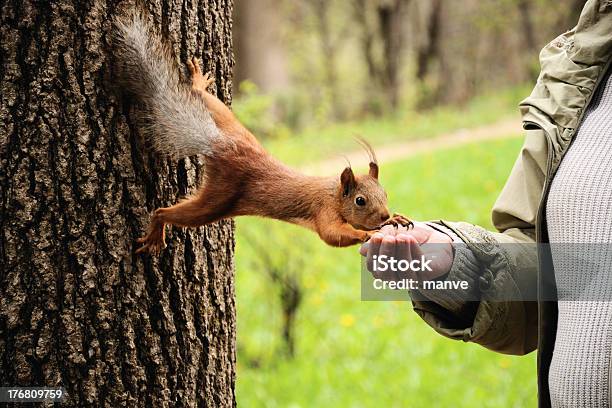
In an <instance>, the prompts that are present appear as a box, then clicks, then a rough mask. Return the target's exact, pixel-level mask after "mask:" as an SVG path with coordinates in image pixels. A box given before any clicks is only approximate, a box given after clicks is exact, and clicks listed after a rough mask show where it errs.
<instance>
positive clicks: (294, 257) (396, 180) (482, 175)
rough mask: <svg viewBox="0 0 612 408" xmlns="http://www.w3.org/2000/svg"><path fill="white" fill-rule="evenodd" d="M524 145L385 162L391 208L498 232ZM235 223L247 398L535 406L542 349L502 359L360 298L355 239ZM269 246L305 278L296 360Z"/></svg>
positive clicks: (266, 402) (320, 403) (326, 403)
mask: <svg viewBox="0 0 612 408" xmlns="http://www.w3.org/2000/svg"><path fill="white" fill-rule="evenodd" d="M363 133H365V132H363ZM520 145H521V140H520V139H519V138H512V139H507V140H500V141H493V142H487V143H483V144H480V145H476V144H470V145H465V146H462V147H459V148H454V149H450V150H440V151H436V152H433V153H431V154H426V155H422V156H419V157H414V158H411V159H409V160H405V161H400V162H396V163H393V164H389V165H383V166H382V168H381V182H382V183H383V185H384V186H385V187H386V189H387V191H388V193H389V198H390V205H391V206H392V208H393V209H395V210H398V211H401V212H403V213H405V214H408V215H410V216H411V217H413V218H415V219H419V220H425V219H435V218H444V219H449V220H463V221H468V222H472V223H476V224H479V225H482V226H484V227H487V228H491V224H490V221H489V214H490V208H491V206H492V204H493V202H494V200H495V198H496V197H497V194H498V192H499V190H500V189H501V187H502V185H503V183H504V181H505V179H506V178H507V176H508V173H509V171H510V168H511V167H512V163H513V162H514V159H515V158H516V155H517V153H518V151H519V149H520ZM288 154H290V153H288ZM281 158H283V159H286V157H281ZM237 225H238V228H237V249H236V269H237V309H238V311H237V313H238V323H237V326H238V381H237V398H238V404H239V406H247V407H252V406H262V407H381V406H383V407H387V406H398V407H399V406H402V407H405V406H412V407H425V406H440V407H513V406H515V407H524V406H534V405H536V392H537V390H536V362H535V360H536V358H535V355H534V354H532V355H529V356H525V357H512V356H504V355H500V354H495V353H493V352H490V351H487V350H485V349H483V348H482V347H480V346H477V345H475V344H465V343H462V342H457V341H452V340H448V339H446V338H443V337H441V336H439V335H437V334H435V333H434V332H433V330H432V329H430V328H429V327H428V326H427V325H426V324H425V323H424V322H422V321H421V320H420V319H419V318H418V316H416V314H415V313H414V312H412V310H411V305H410V304H409V303H408V302H362V301H360V263H359V262H360V259H359V256H358V254H357V247H352V248H346V249H335V248H329V247H327V246H325V245H324V244H323V243H321V242H320V241H319V240H318V238H317V237H316V236H315V235H314V234H313V233H312V232H309V231H305V230H303V229H301V228H298V227H295V226H292V225H286V224H282V223H278V222H273V221H268V220H259V219H252V218H243V219H238V221H237ZM262 251H265V253H267V254H269V256H270V257H271V261H270V263H271V264H272V265H274V266H275V267H277V268H279V269H281V270H282V269H284V270H285V272H287V273H289V272H292V271H293V272H292V273H296V274H298V275H299V276H300V279H301V282H302V284H303V288H304V291H305V295H304V299H303V304H302V306H301V307H300V309H299V313H298V315H297V320H296V339H297V343H296V355H295V357H294V358H292V359H291V358H288V357H285V356H284V354H283V344H282V341H281V336H280V330H281V321H282V315H281V309H280V306H279V304H280V303H279V299H278V293H277V289H276V288H275V287H274V285H273V284H272V283H271V282H270V280H269V279H268V278H267V276H266V274H265V272H264V271H263V270H262V264H261V259H262Z"/></svg>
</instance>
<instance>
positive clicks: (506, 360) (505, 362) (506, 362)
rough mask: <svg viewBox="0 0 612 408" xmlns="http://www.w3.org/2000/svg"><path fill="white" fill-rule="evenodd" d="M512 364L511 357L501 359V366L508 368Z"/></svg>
mask: <svg viewBox="0 0 612 408" xmlns="http://www.w3.org/2000/svg"><path fill="white" fill-rule="evenodd" d="M511 364H512V361H510V359H509V358H502V359H501V360H499V366H500V367H501V368H508V367H510V365H511Z"/></svg>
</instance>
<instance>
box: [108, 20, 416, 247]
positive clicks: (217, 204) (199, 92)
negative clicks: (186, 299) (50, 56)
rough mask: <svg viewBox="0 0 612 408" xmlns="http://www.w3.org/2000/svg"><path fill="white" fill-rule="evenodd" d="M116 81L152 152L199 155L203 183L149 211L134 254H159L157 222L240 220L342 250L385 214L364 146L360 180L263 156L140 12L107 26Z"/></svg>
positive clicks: (203, 79)
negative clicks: (286, 227) (282, 225)
mask: <svg viewBox="0 0 612 408" xmlns="http://www.w3.org/2000/svg"><path fill="white" fill-rule="evenodd" d="M115 27H116V32H115V36H114V45H115V52H116V57H117V63H118V69H119V77H120V81H121V84H122V85H123V87H124V88H125V90H126V91H128V92H130V93H131V94H133V95H134V96H135V97H136V98H137V99H138V100H139V101H140V102H141V104H142V109H141V111H140V116H141V119H142V123H143V126H144V130H145V133H146V135H147V137H148V139H149V140H150V141H151V143H152V145H153V148H154V149H155V150H156V151H157V152H159V153H163V154H166V155H170V156H173V157H175V158H182V157H186V156H193V155H201V156H203V157H204V160H205V170H204V172H205V177H204V182H203V184H202V186H201V187H200V188H199V189H198V192H197V193H196V194H194V195H193V196H191V197H188V198H185V199H183V200H182V201H180V202H179V203H178V204H175V205H173V206H171V207H166V208H158V209H157V210H155V212H154V214H153V216H152V218H151V223H150V226H149V230H148V232H147V234H146V235H145V236H144V237H142V238H140V239H139V240H138V242H139V243H141V244H142V247H140V248H139V249H138V250H137V251H136V252H137V253H140V252H149V253H159V252H160V250H161V249H162V248H164V247H165V226H166V225H167V224H170V225H177V226H181V227H198V226H202V225H206V224H210V223H212V222H215V221H218V220H221V219H224V218H230V217H236V216H241V215H254V216H262V217H268V218H274V219H278V220H282V221H286V222H290V223H293V224H297V225H301V226H304V227H306V228H309V229H311V230H313V231H315V232H316V233H317V234H319V236H320V238H321V239H322V240H323V241H325V242H326V243H327V244H329V245H332V246H336V247H344V246H349V245H353V244H357V243H360V242H364V241H366V240H367V239H368V238H369V237H370V236H371V235H372V234H373V232H374V231H375V230H376V229H378V228H379V227H380V226H381V225H382V224H384V223H386V222H393V223H401V224H411V223H410V221H409V220H408V219H406V218H404V217H403V216H400V215H395V216H394V217H391V216H390V213H389V210H388V208H387V194H386V193H385V191H384V189H383V188H382V186H381V185H380V184H379V182H378V172H379V168H378V164H377V162H376V156H375V155H374V152H373V150H372V149H371V147H369V145H367V143H366V144H365V145H366V148H367V150H368V152H369V154H370V160H371V161H370V164H369V172H368V174H363V175H355V174H354V173H353V170H352V169H351V167H350V166H349V167H346V168H345V169H344V170H343V171H342V173H341V174H340V176H339V177H338V176H331V177H313V176H307V175H304V174H302V173H300V172H298V171H296V170H294V169H292V168H289V167H287V166H286V165H284V164H283V163H281V162H280V161H278V160H276V159H275V158H274V157H272V156H271V155H270V154H269V153H268V152H267V151H266V150H265V149H264V148H263V147H262V146H261V144H260V143H259V142H258V141H257V139H256V138H255V136H253V134H252V133H251V132H249V130H247V129H246V128H245V127H244V126H243V125H242V124H241V123H240V122H239V121H238V119H237V118H236V117H235V116H234V114H233V113H232V111H231V110H230V109H229V108H228V107H227V106H225V104H223V102H221V101H220V100H219V99H217V98H216V97H215V96H213V95H212V94H210V93H209V92H208V91H207V88H208V86H209V85H210V84H211V83H212V82H213V80H212V79H211V78H210V77H209V76H208V74H207V75H206V76H204V75H202V72H201V71H200V67H199V64H198V61H197V60H196V59H195V58H194V59H192V60H191V61H188V62H187V66H188V68H189V71H190V72H191V87H190V88H189V87H188V86H186V84H184V83H183V82H181V80H180V78H181V76H180V72H179V69H178V67H176V65H175V64H174V63H173V59H172V58H171V55H170V52H169V50H168V48H167V47H165V46H164V44H163V43H162V41H161V38H160V36H159V35H158V34H157V33H156V32H155V30H154V29H153V27H152V25H151V23H150V22H149V20H148V19H147V18H146V17H144V16H143V15H142V14H140V13H134V14H133V15H131V16H129V17H128V18H125V19H122V20H118V21H117V22H116V23H115Z"/></svg>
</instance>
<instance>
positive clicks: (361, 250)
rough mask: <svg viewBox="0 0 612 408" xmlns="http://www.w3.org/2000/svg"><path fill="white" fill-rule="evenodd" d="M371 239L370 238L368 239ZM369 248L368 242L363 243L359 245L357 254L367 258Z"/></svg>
mask: <svg viewBox="0 0 612 408" xmlns="http://www.w3.org/2000/svg"><path fill="white" fill-rule="evenodd" d="M370 239H372V238H370ZM369 247H370V241H368V242H364V243H363V244H361V247H360V248H359V254H360V255H361V256H368V248H369Z"/></svg>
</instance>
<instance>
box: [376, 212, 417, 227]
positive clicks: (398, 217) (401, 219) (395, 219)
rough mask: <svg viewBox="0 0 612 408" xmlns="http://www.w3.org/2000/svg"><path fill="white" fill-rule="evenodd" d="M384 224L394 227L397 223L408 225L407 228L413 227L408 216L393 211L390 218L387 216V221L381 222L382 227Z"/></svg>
mask: <svg viewBox="0 0 612 408" xmlns="http://www.w3.org/2000/svg"><path fill="white" fill-rule="evenodd" d="M385 225H393V226H395V227H397V226H398V225H401V226H403V227H408V228H412V227H414V223H413V222H412V221H410V219H409V218H408V217H406V216H404V215H402V214H399V213H394V214H393V216H392V217H391V218H389V219H388V220H387V221H385V222H383V223H382V225H381V227H384V226H385Z"/></svg>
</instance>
